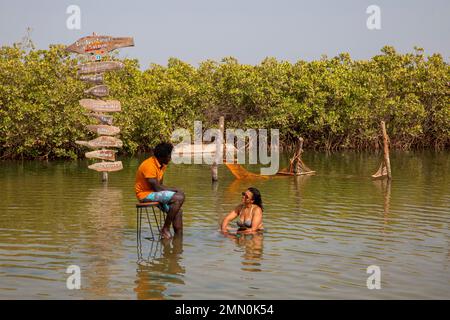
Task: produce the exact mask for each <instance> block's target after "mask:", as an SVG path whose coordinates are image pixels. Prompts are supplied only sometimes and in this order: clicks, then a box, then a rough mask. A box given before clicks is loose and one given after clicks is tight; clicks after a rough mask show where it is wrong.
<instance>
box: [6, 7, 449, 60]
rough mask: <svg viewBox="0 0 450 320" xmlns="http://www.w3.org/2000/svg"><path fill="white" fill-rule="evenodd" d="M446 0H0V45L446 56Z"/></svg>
mask: <svg viewBox="0 0 450 320" xmlns="http://www.w3.org/2000/svg"><path fill="white" fill-rule="evenodd" d="M72 4H73V5H78V6H79V7H80V9H81V30H69V29H68V28H67V27H66V20H67V19H68V17H69V14H67V13H66V9H67V7H68V6H69V5H72ZM372 4H375V5H378V6H379V7H380V9H381V30H369V29H368V28H367V27H366V20H367V18H368V17H369V14H367V13H366V9H367V7H368V6H369V5H372ZM449 17H450V0H428V1H425V0H371V1H366V0H339V1H337V0H314V1H312V0H310V1H301V0H297V1H294V0H277V1H275V0H226V1H225V0H220V1H217V0H165V1H162V0H161V1H154V0H140V1H139V0H127V1H123V0H121V1H118V0H78V1H77V0H69V1H66V0H39V1H35V0H29V1H25V0H13V1H12V0H0V45H11V44H12V43H13V42H17V41H20V39H21V38H22V37H23V36H24V35H25V34H26V29H27V27H31V28H32V39H33V41H34V42H35V44H36V45H37V47H38V48H47V47H48V45H49V44H54V43H63V44H67V45H68V44H71V43H72V42H74V41H75V40H77V39H78V38H80V37H83V36H85V35H89V34H91V33H92V32H96V33H97V34H102V35H103V34H104V35H112V36H133V37H134V39H135V44H136V46H135V47H133V48H126V49H121V56H127V57H131V58H138V59H139V61H140V63H141V66H142V67H144V68H146V67H147V66H148V65H149V63H151V62H154V63H160V64H166V62H167V59H168V58H169V57H177V58H180V59H182V60H184V61H186V62H190V63H193V64H197V63H198V62H200V61H203V60H205V59H215V60H220V59H221V58H223V57H226V56H234V57H236V58H238V60H239V61H240V62H242V63H249V64H256V63H259V62H260V61H261V60H262V59H264V58H265V57H267V56H273V57H276V58H278V59H281V60H289V61H296V60H299V59H304V60H312V59H318V58H320V56H321V55H322V54H326V55H328V56H334V55H336V54H338V53H340V52H349V53H350V54H351V56H352V57H353V58H357V59H365V58H370V57H371V56H373V55H375V54H378V53H379V50H380V48H381V47H383V46H384V45H386V44H389V45H393V46H395V47H396V48H397V50H399V51H401V52H406V51H412V49H413V47H414V46H415V45H417V46H421V47H423V48H425V52H426V53H428V54H429V53H433V52H439V53H441V54H443V55H444V57H445V58H446V59H448V57H449V53H450V41H449V40H450V18H449Z"/></svg>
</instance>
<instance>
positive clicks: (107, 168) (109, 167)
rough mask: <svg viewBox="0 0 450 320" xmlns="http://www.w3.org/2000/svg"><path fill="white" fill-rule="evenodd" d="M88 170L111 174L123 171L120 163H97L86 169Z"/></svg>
mask: <svg viewBox="0 0 450 320" xmlns="http://www.w3.org/2000/svg"><path fill="white" fill-rule="evenodd" d="M88 168H89V169H92V170H95V171H100V172H113V171H119V170H122V169H123V166H122V161H116V162H97V163H94V164H92V165H90V166H89V167H88Z"/></svg>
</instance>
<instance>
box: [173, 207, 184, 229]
mask: <svg viewBox="0 0 450 320" xmlns="http://www.w3.org/2000/svg"><path fill="white" fill-rule="evenodd" d="M172 226H173V231H174V232H175V234H176V235H182V234H183V209H180V211H178V213H177V214H176V216H175V218H174V219H173V223H172Z"/></svg>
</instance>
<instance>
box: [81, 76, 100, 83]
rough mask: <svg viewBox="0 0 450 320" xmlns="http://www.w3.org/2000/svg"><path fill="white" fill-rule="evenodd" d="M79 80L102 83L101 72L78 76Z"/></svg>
mask: <svg viewBox="0 0 450 320" xmlns="http://www.w3.org/2000/svg"><path fill="white" fill-rule="evenodd" d="M80 80H81V81H85V82H91V83H96V84H99V83H103V74H88V75H82V76H80Z"/></svg>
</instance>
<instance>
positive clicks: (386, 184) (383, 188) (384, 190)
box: [373, 179, 391, 233]
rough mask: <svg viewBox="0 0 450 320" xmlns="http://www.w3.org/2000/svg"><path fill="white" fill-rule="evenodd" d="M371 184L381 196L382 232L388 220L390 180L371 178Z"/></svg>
mask: <svg viewBox="0 0 450 320" xmlns="http://www.w3.org/2000/svg"><path fill="white" fill-rule="evenodd" d="M373 184H374V185H375V187H376V188H377V189H378V191H379V192H380V194H382V196H383V217H384V227H383V233H384V232H385V231H386V230H385V229H386V228H385V227H386V225H388V222H389V208H390V203H391V180H388V179H378V180H373Z"/></svg>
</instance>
